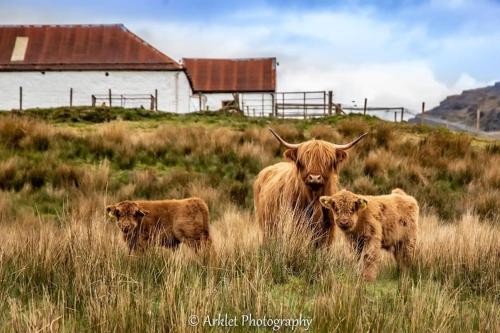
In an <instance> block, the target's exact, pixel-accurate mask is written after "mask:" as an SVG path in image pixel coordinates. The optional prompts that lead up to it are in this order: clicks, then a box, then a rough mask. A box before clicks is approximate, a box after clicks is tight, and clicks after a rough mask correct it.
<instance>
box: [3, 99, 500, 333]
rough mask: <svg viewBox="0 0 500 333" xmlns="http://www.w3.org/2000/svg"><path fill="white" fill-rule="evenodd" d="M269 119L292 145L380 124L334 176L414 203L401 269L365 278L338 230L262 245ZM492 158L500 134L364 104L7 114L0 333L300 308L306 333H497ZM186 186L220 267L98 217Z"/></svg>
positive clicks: (163, 325) (274, 150)
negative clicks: (395, 116)
mask: <svg viewBox="0 0 500 333" xmlns="http://www.w3.org/2000/svg"><path fill="white" fill-rule="evenodd" d="M267 127H273V128H276V129H277V130H278V131H279V132H280V134H282V135H283V137H284V138H285V139H286V140H289V141H292V142H300V141H303V140H307V139H310V138H313V137H316V138H322V139H325V140H331V141H334V142H340V143H342V142H347V141H349V140H350V139H352V138H353V137H355V136H357V135H359V134H361V133H362V132H365V131H368V132H369V133H370V135H369V136H368V137H367V138H366V139H365V140H364V141H363V143H362V144H360V145H359V146H358V147H356V148H355V149H354V150H353V151H352V152H350V154H349V158H348V161H347V163H345V165H343V166H342V169H341V173H340V183H341V185H342V186H345V187H348V188H350V189H352V190H354V191H357V192H361V193H366V194H380V193H387V192H389V191H390V190H391V189H392V188H394V187H401V188H403V189H404V190H405V191H407V192H408V193H410V194H412V195H414V196H415V197H416V198H417V199H418V200H419V202H420V204H421V206H422V216H423V218H422V221H421V233H420V236H419V249H420V253H419V256H418V258H417V261H416V262H415V264H414V267H412V269H411V271H410V273H409V274H408V275H407V276H401V275H400V274H399V273H398V272H397V270H396V269H395V267H394V262H393V261H392V258H386V259H385V261H384V264H383V266H382V269H381V272H380V276H379V278H378V280H377V281H376V282H374V283H371V284H364V283H362V282H360V281H359V280H358V274H357V271H356V265H355V262H354V260H353V258H352V256H351V255H350V252H349V251H348V250H347V249H346V247H345V246H344V244H343V242H342V241H341V237H339V239H338V240H337V242H336V243H335V246H334V248H333V249H331V250H328V251H327V250H317V249H315V248H314V246H313V245H312V244H311V243H310V242H309V241H308V236H307V234H296V233H295V234H289V233H287V232H284V233H283V235H282V236H281V237H278V238H277V239H275V240H273V241H270V242H269V243H267V244H265V245H260V243H259V237H258V235H259V231H258V230H259V229H258V226H257V224H256V222H255V220H254V218H253V215H252V210H253V203H252V184H253V181H254V179H255V176H256V175H257V173H258V172H259V171H260V170H261V169H262V168H264V167H265V166H267V165H270V164H272V163H275V162H278V161H281V160H282V153H283V149H281V148H280V147H279V145H278V144H277V142H276V140H275V139H274V138H273V137H272V136H271V135H270V134H269V132H268V131H267V129H266V128H267ZM478 161H480V162H481V163H478ZM499 162H500V156H499V154H498V142H487V141H482V140H480V139H477V138H473V137H470V136H467V135H464V134H456V133H452V132H449V131H447V130H441V129H440V130H436V129H433V128H430V127H425V126H424V127H423V126H413V125H408V124H391V123H385V122H383V121H381V120H378V119H376V118H373V117H364V116H360V115H350V116H345V117H343V116H333V117H328V118H323V119H314V120H306V121H304V120H283V119H271V118H259V119H248V118H246V117H244V116H239V115H223V114H218V113H201V114H192V115H185V116H183V115H174V114H163V113H154V112H150V111H145V110H126V109H120V108H112V109H107V108H95V109H92V108H72V109H69V108H58V109H46V110H45V109H44V110H35V109H34V110H26V111H23V113H22V114H16V115H15V116H13V115H11V114H1V115H0V244H2V246H0V331H18V332H24V331H36V330H42V331H43V330H45V331H50V329H52V330H53V331H63V332H76V331H98V332H110V331H115V332H125V331H134V332H136V331H148V332H149V331H163V332H191V331H193V330H194V331H202V328H201V327H200V326H198V327H197V328H192V327H190V326H189V325H188V324H187V319H188V316H189V315H190V314H197V315H199V316H200V317H201V316H204V315H212V316H213V315H216V314H218V313H228V314H229V315H236V316H239V315H241V314H243V313H251V314H252V315H254V316H255V317H259V316H264V315H266V316H268V317H270V316H271V317H272V316H274V317H287V318H288V317H295V316H298V315H300V314H302V315H303V316H305V317H308V318H312V319H313V324H312V327H311V329H310V331H313V332H351V331H377V332H379V331H380V332H403V331H404V332H422V331H429V332H444V331H452V332H463V331H481V332H488V331H495V330H496V329H498V327H499V324H500V323H499V321H498V315H497V314H498V311H499V306H498V304H499V302H500V299H499V296H498V295H500V290H499V284H498V275H499V274H500V272H499V267H500V265H499V263H498V258H499V256H498V253H500V252H499V251H500V250H499V248H498V242H497V240H498V237H499V235H500V231H499V229H498V228H499V224H498V221H499V216H500V207H499V206H498V204H497V203H498V198H499V195H500V189H499V187H500V171H498V165H499V164H498V163H499ZM192 195H196V196H201V197H202V198H203V199H204V200H205V201H207V203H208V205H209V207H210V210H211V217H212V225H211V228H212V229H211V232H212V234H213V237H214V240H215V248H216V250H217V255H216V256H215V257H214V258H212V261H207V260H205V259H203V258H198V257H196V256H193V254H192V253H190V252H189V251H187V249H181V250H180V251H177V252H171V251H169V250H163V249H152V250H151V251H148V252H147V253H146V254H145V255H144V256H142V257H137V256H130V255H129V253H128V251H127V250H126V249H125V247H124V244H123V242H122V240H121V238H120V235H119V234H118V231H117V230H116V228H115V226H113V225H112V224H110V223H108V222H107V221H106V218H105V214H104V207H105V204H107V203H111V202H114V201H118V200H124V199H130V198H146V199H158V198H181V197H186V196H192ZM470 212H475V213H477V214H478V215H477V216H476V215H474V216H472V217H471V216H470V214H469V213H470ZM248 329H249V328H248V327H238V328H235V329H232V330H230V331H235V332H246V331H248ZM207 330H208V331H213V332H219V331H221V329H220V327H219V328H218V327H214V328H208V327H205V329H204V331H207ZM253 330H254V331H255V330H256V329H255V328H254V329H253Z"/></svg>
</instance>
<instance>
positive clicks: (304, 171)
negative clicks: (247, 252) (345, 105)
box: [253, 129, 366, 245]
mask: <svg viewBox="0 0 500 333" xmlns="http://www.w3.org/2000/svg"><path fill="white" fill-rule="evenodd" d="M269 130H270V131H271V133H272V134H273V135H274V136H275V137H276V139H278V141H279V142H280V143H281V144H282V145H283V146H285V147H286V148H288V149H287V150H286V151H285V153H284V156H285V158H287V159H288V161H287V162H280V163H276V164H274V165H271V166H268V167H266V168H265V169H263V170H262V171H261V172H260V173H259V174H258V176H257V179H256V180H255V183H254V187H253V191H254V205H255V213H256V215H257V219H258V221H259V224H260V226H261V228H262V229H263V231H264V236H266V235H267V234H269V233H270V232H272V231H273V230H275V227H276V222H277V221H278V220H279V218H280V216H282V215H283V213H286V212H291V213H292V214H293V220H294V221H295V222H297V223H300V224H302V225H304V224H306V225H307V226H308V227H309V228H310V229H311V230H312V232H313V235H314V238H315V240H316V242H317V245H321V244H325V243H331V241H332V240H333V237H334V228H332V221H333V220H332V215H331V214H330V213H329V212H328V210H326V209H323V208H322V207H321V205H320V203H319V197H320V196H322V195H330V194H333V193H335V192H336V191H337V186H338V185H337V182H338V179H337V178H338V176H337V174H338V170H339V166H340V164H341V162H342V161H344V160H345V159H346V157H347V151H348V150H349V149H350V148H352V147H354V145H356V144H357V143H358V142H359V141H360V140H361V139H362V138H363V137H364V136H365V135H366V133H365V134H363V135H361V136H359V137H358V138H356V139H355V140H353V141H352V142H350V143H348V144H345V145H337V144H333V143H329V142H326V141H322V140H309V141H306V142H303V143H300V144H291V143H288V142H286V141H285V140H283V139H282V138H281V137H280V136H279V135H278V134H277V133H276V132H275V131H273V130H272V129H269Z"/></svg>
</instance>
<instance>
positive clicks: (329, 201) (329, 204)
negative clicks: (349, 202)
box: [319, 195, 335, 209]
mask: <svg viewBox="0 0 500 333" xmlns="http://www.w3.org/2000/svg"><path fill="white" fill-rule="evenodd" d="M319 202H320V203H321V205H322V206H323V207H325V208H329V209H333V207H335V201H333V198H332V197H329V196H326V195H323V196H321V197H320V198H319Z"/></svg>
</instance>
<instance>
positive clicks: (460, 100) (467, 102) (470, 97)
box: [417, 82, 500, 131]
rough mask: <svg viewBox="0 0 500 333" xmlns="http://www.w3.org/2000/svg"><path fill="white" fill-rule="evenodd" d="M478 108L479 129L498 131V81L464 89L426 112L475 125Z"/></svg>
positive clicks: (499, 124)
mask: <svg viewBox="0 0 500 333" xmlns="http://www.w3.org/2000/svg"><path fill="white" fill-rule="evenodd" d="M478 108H479V109H480V128H481V130H483V131H500V82H497V83H495V84H494V85H493V86H490V87H484V88H479V89H472V90H465V91H464V92H462V93H461V94H460V95H453V96H448V97H447V98H446V99H445V100H444V101H442V102H441V103H440V104H439V106H437V107H435V108H434V109H432V110H430V111H428V114H429V115H430V116H434V117H436V118H440V119H445V120H447V121H450V122H456V123H462V124H465V125H468V126H471V127H475V126H476V117H477V114H476V112H477V109H478ZM417 118H418V117H417Z"/></svg>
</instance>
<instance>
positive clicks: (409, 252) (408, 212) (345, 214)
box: [320, 189, 419, 281]
mask: <svg viewBox="0 0 500 333" xmlns="http://www.w3.org/2000/svg"><path fill="white" fill-rule="evenodd" d="M320 201H321V204H322V205H323V206H324V207H327V208H329V209H330V210H331V211H332V212H333V215H334V218H335V223H336V224H337V225H338V226H339V228H340V229H342V230H343V231H344V232H345V234H346V236H347V238H348V239H349V241H350V242H351V244H352V246H353V249H354V251H355V252H356V255H357V256H358V259H361V260H362V270H363V271H362V275H363V277H364V278H365V280H367V281H373V280H374V279H375V278H376V277H377V271H378V265H379V261H380V255H381V249H385V250H388V251H390V252H392V253H393V254H394V257H395V258H396V261H397V264H398V268H399V269H400V270H405V269H406V268H407V266H408V264H409V263H410V261H411V259H412V257H413V253H414V250H415V242H416V238H417V224H418V214H419V207H418V203H417V201H416V200H415V198H413V197H412V196H409V195H408V194H406V193H405V192H404V191H403V190H401V189H394V190H392V193H391V194H389V195H380V196H364V195H358V194H354V193H352V192H349V191H346V190H342V191H340V192H338V193H336V194H334V195H333V196H322V197H321V198H320Z"/></svg>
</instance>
